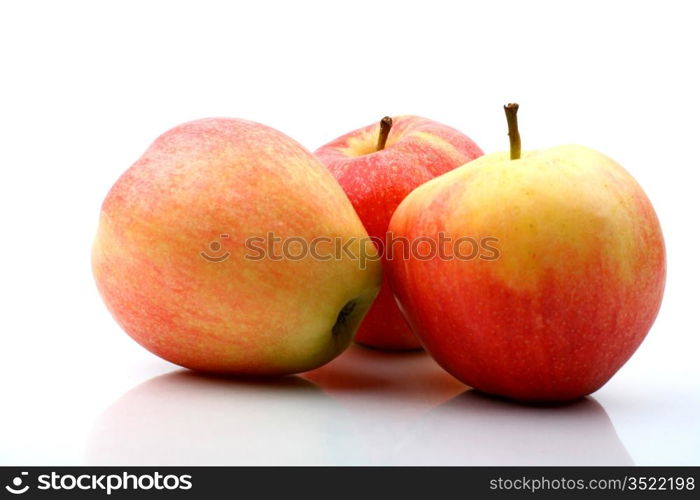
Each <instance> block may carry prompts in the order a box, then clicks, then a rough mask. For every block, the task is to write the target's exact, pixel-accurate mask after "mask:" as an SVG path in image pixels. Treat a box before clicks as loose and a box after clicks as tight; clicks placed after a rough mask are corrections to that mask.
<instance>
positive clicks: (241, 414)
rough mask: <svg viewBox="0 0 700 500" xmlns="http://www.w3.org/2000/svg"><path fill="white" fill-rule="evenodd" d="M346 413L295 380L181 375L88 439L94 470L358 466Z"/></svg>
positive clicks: (109, 417) (148, 391)
mask: <svg viewBox="0 0 700 500" xmlns="http://www.w3.org/2000/svg"><path fill="white" fill-rule="evenodd" d="M352 441H353V438H352V435H351V433H350V432H349V427H348V421H347V417H346V415H345V412H344V411H343V409H342V408H340V407H339V406H338V405H337V404H335V403H334V402H333V400H331V399H330V398H328V397H327V396H325V395H324V394H323V393H322V392H321V391H320V390H319V389H318V388H317V387H315V386H314V385H313V384H312V383H310V382H308V381H305V380H302V379H300V378H298V377H287V378H283V379H278V380H275V381H253V380H248V381H244V380H233V379H225V378H216V377H210V376H206V375H202V374H199V373H195V372H187V371H176V372H173V373H169V374H166V375H161V376H159V377H155V378H152V379H151V380H148V381H146V382H144V383H143V384H141V385H139V386H137V387H136V388H134V389H132V390H131V391H129V392H128V393H127V394H125V395H124V396H122V397H121V398H120V399H119V400H117V401H116V402H115V403H114V404H113V405H112V406H111V407H110V408H108V409H107V410H106V411H105V412H104V414H103V415H101V416H100V417H99V419H98V420H97V422H96V424H95V426H94V428H93V430H92V432H91V434H90V438H89V443H88V451H87V462H88V463H89V464H91V465H322V464H328V463H333V464H347V463H356V462H358V458H357V456H356V454H355V448H354V446H352Z"/></svg>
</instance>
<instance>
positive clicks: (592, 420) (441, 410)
mask: <svg viewBox="0 0 700 500" xmlns="http://www.w3.org/2000/svg"><path fill="white" fill-rule="evenodd" d="M410 436H411V438H410V439H409V440H407V441H406V442H405V444H404V446H403V447H401V449H400V450H398V453H397V455H396V456H395V457H394V458H395V460H392V461H393V462H394V463H403V464H414V465H419V464H431V465H564V466H571V465H634V462H633V461H632V458H631V457H630V455H629V453H628V452H627V450H626V448H625V446H624V445H623V443H622V441H621V440H620V438H619V437H618V435H617V432H616V431H615V427H614V426H613V423H612V421H611V420H610V418H609V417H608V414H607V413H606V411H605V409H604V408H603V407H602V406H601V404H600V403H598V402H597V401H596V400H595V399H594V398H593V397H590V396H588V397H586V398H583V399H580V400H578V401H574V402H571V403H567V404H562V405H524V404H521V403H515V402H510V401H507V400H502V399H498V398H494V397H492V396H487V395H484V394H482V393H480V392H478V391H475V390H471V389H470V390H467V391H465V392H464V393H462V394H460V395H459V396H457V397H455V398H453V399H451V400H450V401H448V402H447V403H445V404H443V405H440V406H439V407H437V408H435V409H434V410H432V411H430V412H429V413H427V414H426V415H425V416H424V418H423V419H421V421H420V422H419V423H418V424H417V425H416V426H415V428H414V429H413V431H412V432H411V433H410ZM404 457H407V458H404Z"/></svg>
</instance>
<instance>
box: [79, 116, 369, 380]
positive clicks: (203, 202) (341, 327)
mask: <svg viewBox="0 0 700 500" xmlns="http://www.w3.org/2000/svg"><path fill="white" fill-rule="evenodd" d="M268 234H273V236H274V237H275V238H280V239H283V240H285V239H289V238H295V239H296V240H297V241H299V240H301V241H305V242H307V245H310V242H313V241H314V240H316V239H318V238H325V239H327V240H330V239H334V240H335V241H333V242H332V243H329V247H328V248H327V249H321V248H320V247H317V248H316V251H317V253H318V254H322V255H323V257H324V258H323V259H319V258H314V256H313V255H311V254H310V253H309V252H307V253H306V254H303V255H302V257H303V258H294V259H291V258H287V259H282V260H277V259H276V258H275V259H272V258H269V257H270V256H268V257H267V258H266V257H263V258H259V256H260V255H261V254H260V252H259V251H258V250H259V247H258V246H257V244H256V247H255V248H251V247H249V242H250V240H249V238H251V237H254V238H260V239H262V238H265V237H267V236H268ZM337 242H340V243H343V244H344V243H346V242H348V243H350V244H349V245H348V246H347V248H348V249H349V251H350V252H352V254H353V255H354V256H358V257H359V256H370V255H374V256H376V250H375V248H374V245H373V244H372V243H371V242H370V241H368V238H367V233H366V232H365V229H364V227H363V226H362V223H361V222H360V220H359V218H358V217H357V214H356V213H355V211H354V210H353V208H352V205H351V204H350V203H349V201H348V198H347V196H346V195H345V194H344V193H343V190H342V189H341V187H340V186H339V185H338V183H337V182H336V181H335V179H334V178H333V176H332V175H330V174H329V173H328V171H327V170H326V169H325V168H324V167H323V165H321V164H320V163H319V162H318V160H317V159H316V158H314V156H313V155H312V154H311V153H309V152H308V151H306V150H305V149H304V148H303V147H301V146H300V145H299V144H298V143H296V142H295V141H293V140H292V139H290V138H289V137H287V136H285V135H283V134H281V133H280V132H277V131H276V130H273V129H271V128H269V127H265V126H263V125H260V124H257V123H253V122H248V121H243V120H234V119H223V118H221V119H206V120H199V121H195V122H191V123H186V124H184V125H180V126H178V127H176V128H174V129H172V130H170V131H168V132H166V133H165V134H163V135H162V136H160V137H159V138H158V139H157V140H156V141H155V142H154V143H153V145H152V146H151V147H150V148H149V149H148V150H147V151H146V153H145V154H144V155H143V156H142V157H141V159H139V160H138V161H137V162H136V164H134V165H133V166H132V167H131V168H130V169H129V170H127V171H126V173H124V175H122V177H121V178H120V179H119V180H118V181H117V183H116V184H115V185H114V187H112V190H111V191H110V192H109V195H108V196H107V198H106V200H105V202H104V204H103V206H102V213H101V217H100V226H99V230H98V233H97V237H96V239H95V244H94V247H93V269H94V274H95V278H96V280H97V285H98V288H99V290H100V292H101V294H102V297H103V298H104V300H105V303H106V304H107V307H108V308H109V310H110V311H111V312H112V314H113V315H114V317H115V318H116V319H117V321H118V322H119V324H120V325H121V326H122V327H123V328H124V330H126V332H127V333H128V334H129V335H131V336H132V337H133V338H134V339H135V340H136V341H137V342H139V343H140V344H141V345H143V346H144V347H146V348H147V349H148V350H150V351H152V352H154V353H155V354H157V355H159V356H161V357H163V358H165V359H167V360H169V361H172V362H174V363H177V364H179V365H182V366H185V367H188V368H194V369H198V370H203V371H211V372H222V373H245V374H281V373H292V372H299V371H304V370H309V369H312V368H315V367H317V366H320V365H322V364H324V363H326V362H327V361H329V360H330V359H332V358H333V357H335V356H336V355H338V354H339V353H340V352H342V351H343V350H344V349H345V348H346V347H347V345H348V344H349V343H350V341H351V338H352V336H353V334H354V331H355V329H356V328H357V325H358V324H359V322H360V321H361V319H362V317H363V316H364V314H365V313H366V311H367V309H368V308H369V306H370V304H371V302H372V299H373V298H374V296H375V294H376V293H377V290H378V288H379V283H380V281H381V277H380V270H379V262H377V260H376V259H375V260H369V261H367V262H366V268H362V266H361V262H360V260H358V259H354V258H352V257H351V256H349V255H348V254H341V255H339V256H338V258H330V259H327V258H326V257H329V256H330V257H332V255H331V254H330V253H329V252H330V251H331V249H332V247H333V246H334V245H335V244H336V243H337ZM260 246H262V247H263V248H264V246H263V245H262V244H261V245H260ZM251 250H255V251H251ZM290 253H292V250H291V249H290ZM294 255H295V256H298V255H300V252H299V251H298V250H294ZM251 257H253V258H251Z"/></svg>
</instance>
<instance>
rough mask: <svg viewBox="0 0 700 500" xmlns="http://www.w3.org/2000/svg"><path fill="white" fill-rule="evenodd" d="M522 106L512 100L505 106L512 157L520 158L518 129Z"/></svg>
mask: <svg viewBox="0 0 700 500" xmlns="http://www.w3.org/2000/svg"><path fill="white" fill-rule="evenodd" d="M519 108H520V106H519V105H518V103H516V102H511V103H508V104H506V105H505V106H503V109H504V110H505V112H506V120H507V121H508V138H509V139H510V159H511V160H519V159H520V132H519V131H518V109H519Z"/></svg>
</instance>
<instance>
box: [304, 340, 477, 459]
mask: <svg viewBox="0 0 700 500" xmlns="http://www.w3.org/2000/svg"><path fill="white" fill-rule="evenodd" d="M301 377H304V378H306V379H308V380H311V381H312V382H313V383H315V384H317V385H318V386H319V387H320V388H321V389H323V391H324V392H325V393H326V394H328V395H329V396H331V397H332V398H333V399H334V400H335V401H337V402H338V403H339V404H340V405H342V407H343V408H344V409H345V410H347V414H348V417H349V418H348V420H349V421H348V424H349V426H350V427H351V428H352V429H353V430H354V432H353V433H352V434H353V441H354V443H355V447H356V448H357V449H358V450H363V451H362V456H363V457H367V458H366V460H367V461H366V462H365V463H367V464H373V465H382V464H386V463H390V462H391V460H393V458H392V457H393V455H394V454H395V453H397V450H399V449H400V448H401V446H402V443H404V442H405V441H406V439H408V435H409V434H410V433H411V432H412V429H411V427H412V426H413V425H415V423H416V421H417V420H418V419H420V418H421V416H422V415H424V414H425V413H426V412H428V411H429V410H431V409H432V408H434V407H436V406H438V405H439V404H441V403H443V402H445V401H448V400H449V399H450V398H452V397H454V396H455V395H457V394H459V393H461V392H462V391H464V388H465V387H464V384H462V383H460V382H459V381H458V380H457V379H455V378H454V377H452V376H451V375H449V374H448V373H446V372H445V371H444V370H443V369H442V368H440V367H439V366H438V365H437V363H435V361H433V359H431V358H430V356H428V355H427V354H426V353H425V352H422V351H417V352H406V353H393V352H386V351H379V350H375V349H367V348H365V347H362V346H357V345H355V346H350V348H349V349H348V350H347V351H345V352H344V353H343V354H342V355H340V356H338V357H337V358H336V359H334V360H333V361H331V362H330V363H328V364H327V365H324V366H322V367H321V368H317V369H316V370H313V371H311V372H307V373H304V374H303V375H301Z"/></svg>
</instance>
